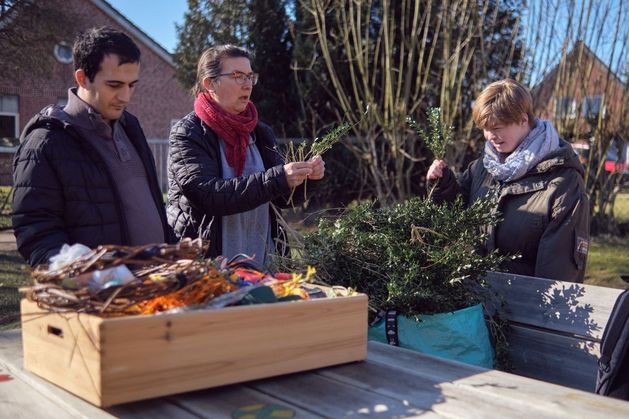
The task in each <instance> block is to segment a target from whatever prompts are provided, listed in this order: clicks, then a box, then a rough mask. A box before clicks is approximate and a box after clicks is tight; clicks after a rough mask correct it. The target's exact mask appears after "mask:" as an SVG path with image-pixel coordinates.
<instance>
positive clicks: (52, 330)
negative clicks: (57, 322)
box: [48, 326, 63, 338]
mask: <svg viewBox="0 0 629 419" xmlns="http://www.w3.org/2000/svg"><path fill="white" fill-rule="evenodd" d="M48 333H49V334H51V335H55V336H59V337H60V338H62V337H63V330H61V329H59V328H58V327H54V326H48Z"/></svg>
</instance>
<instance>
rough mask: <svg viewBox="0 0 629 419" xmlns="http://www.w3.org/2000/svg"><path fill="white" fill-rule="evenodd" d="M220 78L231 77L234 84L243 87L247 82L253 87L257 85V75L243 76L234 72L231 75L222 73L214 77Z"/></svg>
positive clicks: (238, 72)
mask: <svg viewBox="0 0 629 419" xmlns="http://www.w3.org/2000/svg"><path fill="white" fill-rule="evenodd" d="M220 76H231V78H232V79H234V80H235V81H236V84H240V85H243V84H245V83H246V82H247V80H249V81H251V85H252V86H255V85H256V84H257V83H258V76H259V74H258V73H251V74H245V73H241V72H240V71H234V72H232V73H223V74H219V75H218V76H216V77H220Z"/></svg>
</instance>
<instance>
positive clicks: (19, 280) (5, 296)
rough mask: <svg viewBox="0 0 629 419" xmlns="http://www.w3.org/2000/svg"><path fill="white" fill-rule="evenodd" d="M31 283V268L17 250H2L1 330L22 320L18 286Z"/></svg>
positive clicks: (0, 281) (0, 260)
mask: <svg viewBox="0 0 629 419" xmlns="http://www.w3.org/2000/svg"><path fill="white" fill-rule="evenodd" d="M29 283H30V270H29V268H28V266H27V265H26V264H25V263H24V259H22V256H20V254H19V253H18V252H16V251H0V330H3V329H10V328H14V327H17V326H18V325H19V320H20V295H19V293H18V291H17V290H18V288H19V287H22V286H24V285H28V284H29Z"/></svg>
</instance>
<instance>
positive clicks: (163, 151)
mask: <svg viewBox="0 0 629 419" xmlns="http://www.w3.org/2000/svg"><path fill="white" fill-rule="evenodd" d="M148 143H149V147H151V151H152V152H153V158H154V159H155V168H156V169H157V181H158V182H159V186H160V188H162V192H166V191H168V139H152V140H148Z"/></svg>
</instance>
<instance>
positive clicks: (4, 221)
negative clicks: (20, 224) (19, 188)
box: [0, 186, 11, 230]
mask: <svg viewBox="0 0 629 419" xmlns="http://www.w3.org/2000/svg"><path fill="white" fill-rule="evenodd" d="M10 193H11V187H10V186H0V230H5V229H7V228H11V198H10V197H9V196H8V195H9V194H10Z"/></svg>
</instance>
